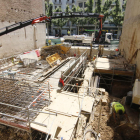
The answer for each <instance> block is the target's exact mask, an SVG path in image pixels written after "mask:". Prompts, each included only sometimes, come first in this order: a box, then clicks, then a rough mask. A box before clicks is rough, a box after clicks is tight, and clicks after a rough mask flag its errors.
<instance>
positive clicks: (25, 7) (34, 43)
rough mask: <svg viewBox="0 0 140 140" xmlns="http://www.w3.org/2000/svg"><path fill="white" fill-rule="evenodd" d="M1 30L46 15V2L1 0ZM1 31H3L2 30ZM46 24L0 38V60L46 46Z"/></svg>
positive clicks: (28, 27)
mask: <svg viewBox="0 0 140 140" xmlns="http://www.w3.org/2000/svg"><path fill="white" fill-rule="evenodd" d="M0 5H1V8H0V14H1V16H0V28H3V27H5V26H9V25H12V24H15V23H17V22H24V21H26V20H29V19H33V18H36V17H39V16H40V15H42V14H44V8H45V7H43V6H45V5H44V0H10V1H9V0H0ZM0 31H1V30H0ZM45 39H46V24H45V23H37V24H36V25H33V26H32V25H29V26H26V27H24V28H21V29H18V30H16V31H14V32H11V33H8V34H6V35H3V36H0V44H1V45H2V46H1V47H0V59H1V58H3V57H9V56H12V55H15V54H19V53H22V52H24V51H29V50H33V49H37V48H39V47H42V46H44V45H45Z"/></svg>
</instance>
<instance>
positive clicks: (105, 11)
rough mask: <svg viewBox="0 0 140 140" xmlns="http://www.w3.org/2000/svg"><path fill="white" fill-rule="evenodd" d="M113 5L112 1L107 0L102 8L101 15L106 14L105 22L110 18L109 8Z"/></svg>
mask: <svg viewBox="0 0 140 140" xmlns="http://www.w3.org/2000/svg"><path fill="white" fill-rule="evenodd" d="M111 4H112V0H106V1H105V3H104V6H103V7H102V11H101V13H102V14H104V18H103V22H104V21H105V20H106V19H107V18H108V17H109V16H110V11H109V8H110V6H111Z"/></svg>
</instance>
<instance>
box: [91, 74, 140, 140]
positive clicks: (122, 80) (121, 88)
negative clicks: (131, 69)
mask: <svg viewBox="0 0 140 140" xmlns="http://www.w3.org/2000/svg"><path fill="white" fill-rule="evenodd" d="M93 77H94V85H99V88H104V89H105V90H106V91H107V92H108V93H109V96H108V98H109V99H108V101H109V104H108V108H110V107H109V105H110V103H111V102H113V101H121V99H122V98H123V97H125V96H127V93H128V92H129V91H132V88H133V84H134V80H133V78H132V77H128V76H120V75H114V76H113V75H109V74H99V73H93ZM108 113H109V112H108ZM119 125H120V124H117V127H116V125H115V123H114V120H113V119H111V121H110V122H107V123H106V126H109V127H111V128H112V129H113V131H114V132H113V133H114V134H113V135H114V136H113V138H112V140H140V136H139V131H138V130H134V129H132V128H131V127H129V126H128V125H126V124H124V125H122V126H119ZM105 137H106V135H105ZM105 137H104V138H105Z"/></svg>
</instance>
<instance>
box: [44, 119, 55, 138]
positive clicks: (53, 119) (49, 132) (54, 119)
mask: <svg viewBox="0 0 140 140" xmlns="http://www.w3.org/2000/svg"><path fill="white" fill-rule="evenodd" d="M55 119H56V117H54V119H53V121H52V124H51V126H50V130H49V133H48V135H47V137H46V140H48V137H49V134H50V131H51V128H52V125H53V123H54V121H55Z"/></svg>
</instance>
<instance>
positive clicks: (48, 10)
mask: <svg viewBox="0 0 140 140" xmlns="http://www.w3.org/2000/svg"><path fill="white" fill-rule="evenodd" d="M45 6H46V16H47V17H49V16H52V13H53V3H48V2H46V3H45ZM49 29H51V22H50V24H49V27H48V23H47V34H48V36H49ZM50 31H51V30H50Z"/></svg>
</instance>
